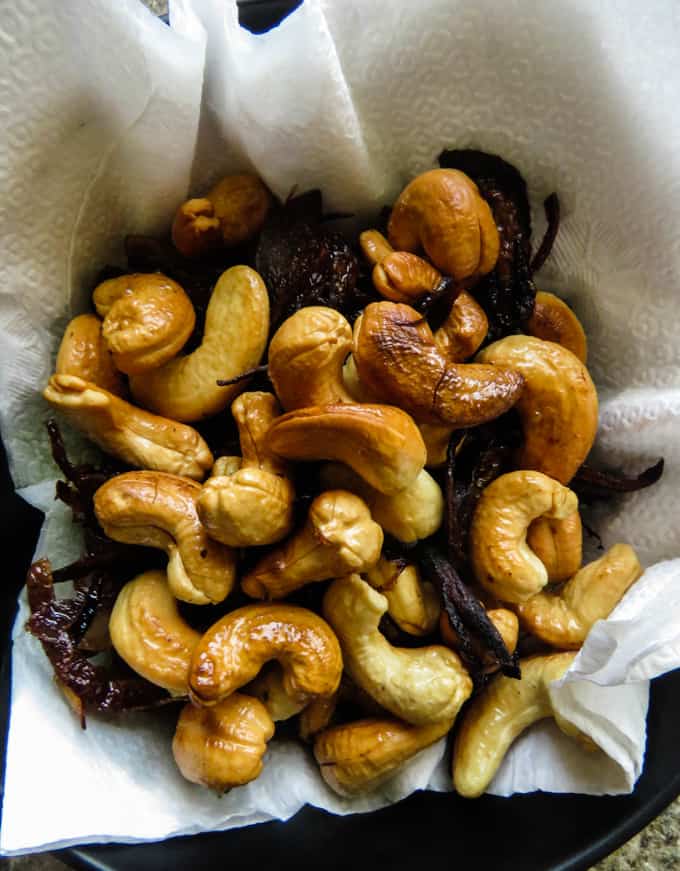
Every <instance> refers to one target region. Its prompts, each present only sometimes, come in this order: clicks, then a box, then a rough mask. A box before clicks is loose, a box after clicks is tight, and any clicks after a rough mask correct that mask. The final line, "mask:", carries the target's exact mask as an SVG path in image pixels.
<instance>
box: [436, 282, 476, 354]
mask: <svg viewBox="0 0 680 871" xmlns="http://www.w3.org/2000/svg"><path fill="white" fill-rule="evenodd" d="M488 331H489V321H488V318H487V316H486V314H485V313H484V309H483V308H482V307H481V305H479V303H478V302H476V301H475V299H474V297H473V296H471V295H470V294H469V293H468V292H467V291H465V290H464V291H462V293H460V294H459V295H458V296H457V297H456V299H455V301H454V303H453V305H452V306H451V311H450V312H449V315H448V317H447V318H446V320H445V321H444V323H443V324H442V325H441V327H439V329H438V330H436V331H435V333H434V341H435V344H436V346H437V347H438V348H439V350H440V351H441V353H442V354H443V355H444V356H445V357H446V359H447V360H450V361H451V362H452V363H461V362H462V361H463V360H467V359H468V358H469V357H472V355H473V354H474V353H476V351H477V350H478V349H479V346H480V345H481V344H482V342H483V341H484V339H485V338H486V334H487V332H488Z"/></svg>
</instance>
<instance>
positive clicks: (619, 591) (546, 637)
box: [516, 544, 642, 650]
mask: <svg viewBox="0 0 680 871" xmlns="http://www.w3.org/2000/svg"><path fill="white" fill-rule="evenodd" d="M641 574H642V566H641V565H640V563H639V561H638V558H637V557H636V555H635V551H634V550H633V548H632V547H630V546H629V545H627V544H615V545H614V546H613V547H611V548H609V550H608V551H607V553H605V554H604V556H601V557H600V559H598V560H595V562H592V563H589V564H588V565H587V566H584V567H583V568H582V569H581V570H580V571H578V572H576V574H575V575H574V577H573V578H571V580H569V581H567V583H566V584H565V585H564V586H563V587H562V589H561V590H559V591H558V592H557V593H538V594H537V595H536V596H532V598H531V599H529V601H528V602H524V603H522V604H520V605H517V606H516V610H517V614H518V616H519V619H520V621H521V623H522V626H523V627H524V628H525V629H527V630H528V631H529V632H531V634H532V635H535V636H536V637H537V638H540V639H541V641H545V642H546V644H551V645H552V646H553V647H559V648H562V649H567V650H574V649H578V648H579V647H580V646H581V645H582V644H583V642H584V641H585V640H586V635H587V634H588V633H589V632H590V630H591V629H592V627H593V624H594V623H595V622H596V621H597V620H606V618H607V617H608V616H609V615H610V614H611V612H612V610H613V609H614V606H615V605H617V604H618V603H619V601H620V600H621V598H622V596H623V594H624V593H625V592H626V590H627V589H628V588H629V587H630V586H631V585H632V584H634V583H635V581H637V579H638V578H639V577H640V575H641Z"/></svg>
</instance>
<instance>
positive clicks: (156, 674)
mask: <svg viewBox="0 0 680 871" xmlns="http://www.w3.org/2000/svg"><path fill="white" fill-rule="evenodd" d="M109 634H110V635H111V642H112V644H113V647H114V649H115V651H116V653H117V654H118V655H119V656H120V657H121V659H124V660H125V662H127V664H128V665H129V666H130V668H132V669H133V670H134V671H136V672H137V674H140V675H141V676H142V677H144V678H146V679H147V680H148V681H151V683H153V684H156V685H157V686H159V687H163V688H164V689H166V690H168V692H170V693H172V694H173V695H178V696H186V695H188V694H189V684H188V680H189V664H190V662H191V654H192V653H193V650H194V648H195V647H196V645H197V644H198V642H199V640H200V638H201V635H200V633H199V632H196V630H195V629H192V628H191V626H189V624H188V623H186V622H185V621H184V620H183V619H182V617H181V616H180V613H179V611H178V610H177V601H176V600H175V597H174V596H173V594H172V592H171V591H170V587H169V585H168V581H167V578H166V576H165V572H160V571H151V572H144V574H142V575H137V577H136V578H134V579H133V580H132V581H128V583H127V584H125V586H124V587H123V589H122V590H121V591H120V593H119V594H118V596H117V598H116V602H115V604H114V606H113V610H112V612H111V617H110V618H109Z"/></svg>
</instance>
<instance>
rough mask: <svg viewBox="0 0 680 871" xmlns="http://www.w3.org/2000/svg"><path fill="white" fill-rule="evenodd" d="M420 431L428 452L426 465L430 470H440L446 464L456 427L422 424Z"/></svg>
mask: <svg viewBox="0 0 680 871" xmlns="http://www.w3.org/2000/svg"><path fill="white" fill-rule="evenodd" d="M418 429H419V430H420V435H421V436H422V439H423V441H424V442H425V449H426V450H427V461H426V463H425V465H426V466H427V468H428V469H438V468H439V467H441V466H443V465H444V463H445V462H446V453H447V451H448V449H449V442H450V441H451V435H452V434H453V433H454V432H455V431H456V427H450V426H442V425H441V424H438V423H420V424H418Z"/></svg>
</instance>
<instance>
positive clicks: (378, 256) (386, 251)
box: [359, 230, 394, 266]
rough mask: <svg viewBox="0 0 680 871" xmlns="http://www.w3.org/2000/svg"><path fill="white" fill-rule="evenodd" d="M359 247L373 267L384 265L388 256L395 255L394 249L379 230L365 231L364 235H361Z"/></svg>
mask: <svg viewBox="0 0 680 871" xmlns="http://www.w3.org/2000/svg"><path fill="white" fill-rule="evenodd" d="M359 247H360V248H361V251H362V253H363V255H364V257H365V258H366V259H367V260H368V262H369V263H371V264H372V265H373V266H376V265H377V264H378V263H382V262H383V260H384V259H385V258H386V257H387V256H388V255H390V254H393V253H394V248H393V247H392V246H391V245H390V243H389V242H388V241H387V239H386V238H385V237H384V236H383V234H382V233H381V232H380V231H379V230H364V232H363V233H360V234H359Z"/></svg>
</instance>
